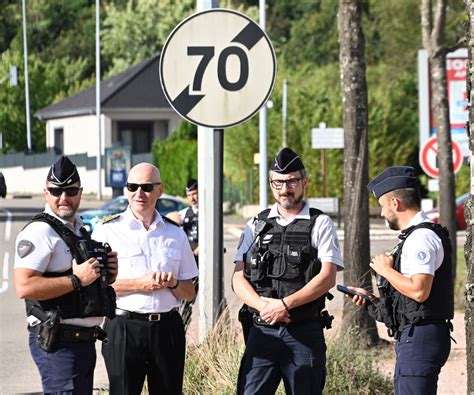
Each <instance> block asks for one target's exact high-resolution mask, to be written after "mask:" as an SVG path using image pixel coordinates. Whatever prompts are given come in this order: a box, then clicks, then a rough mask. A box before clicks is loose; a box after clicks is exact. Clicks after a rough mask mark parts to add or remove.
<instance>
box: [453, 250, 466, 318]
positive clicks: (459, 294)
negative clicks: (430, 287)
mask: <svg viewBox="0 0 474 395" xmlns="http://www.w3.org/2000/svg"><path fill="white" fill-rule="evenodd" d="M456 261H457V262H456V280H455V281H454V309H455V310H464V309H465V306H466V296H465V295H464V291H465V289H466V282H467V265H466V259H465V258H464V247H458V248H457V251H456Z"/></svg>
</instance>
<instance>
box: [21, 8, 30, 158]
mask: <svg viewBox="0 0 474 395" xmlns="http://www.w3.org/2000/svg"><path fill="white" fill-rule="evenodd" d="M21 5H22V11H23V60H24V63H25V103H26V143H27V147H28V153H29V154H31V152H32V148H31V124H30V84H29V80H28V44H27V40H26V4H25V0H22V1H21Z"/></svg>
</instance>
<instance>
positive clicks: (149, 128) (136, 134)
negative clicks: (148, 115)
mask: <svg viewBox="0 0 474 395" xmlns="http://www.w3.org/2000/svg"><path fill="white" fill-rule="evenodd" d="M117 129H118V142H119V144H121V145H124V146H128V147H130V148H131V150H132V154H143V153H147V152H151V144H152V143H153V122H139V121H137V122H123V121H120V122H117Z"/></svg>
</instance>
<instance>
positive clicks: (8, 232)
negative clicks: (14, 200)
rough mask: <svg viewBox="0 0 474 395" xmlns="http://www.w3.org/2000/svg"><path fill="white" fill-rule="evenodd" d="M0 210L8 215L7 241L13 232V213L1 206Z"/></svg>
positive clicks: (6, 226) (6, 222) (6, 223)
mask: <svg viewBox="0 0 474 395" xmlns="http://www.w3.org/2000/svg"><path fill="white" fill-rule="evenodd" d="M0 211H3V212H4V213H5V214H6V215H7V220H6V221H5V241H10V237H11V234H12V213H11V211H10V210H7V209H5V208H0Z"/></svg>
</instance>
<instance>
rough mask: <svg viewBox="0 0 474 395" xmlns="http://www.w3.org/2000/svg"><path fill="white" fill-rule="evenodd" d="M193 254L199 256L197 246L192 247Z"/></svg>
mask: <svg viewBox="0 0 474 395" xmlns="http://www.w3.org/2000/svg"><path fill="white" fill-rule="evenodd" d="M193 254H194V255H196V256H199V246H197V247H196V248H195V249H194V251H193Z"/></svg>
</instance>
